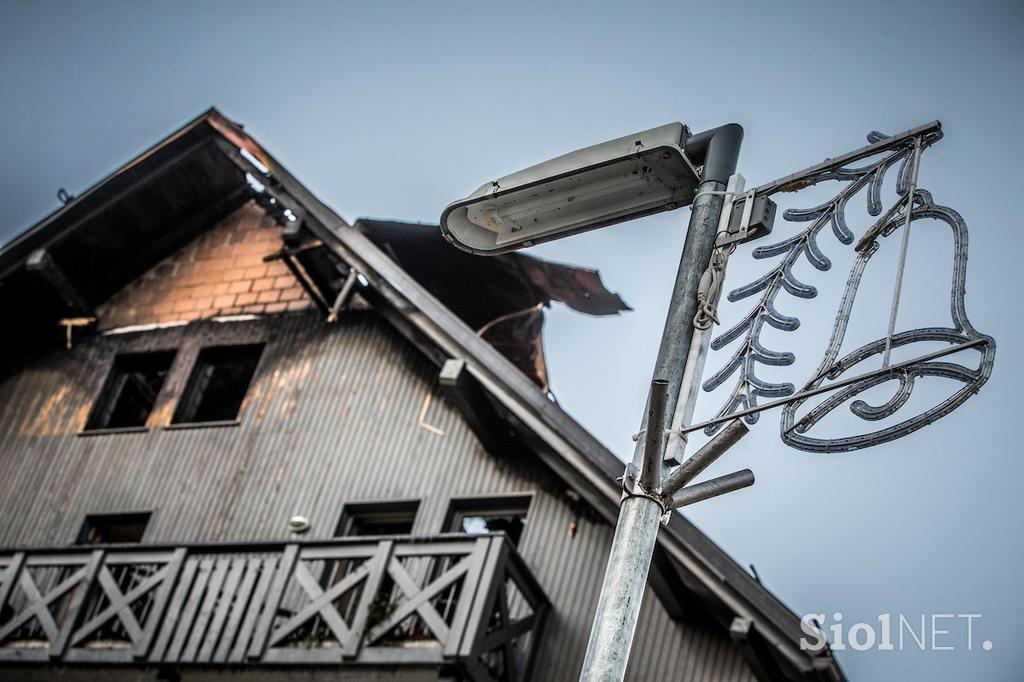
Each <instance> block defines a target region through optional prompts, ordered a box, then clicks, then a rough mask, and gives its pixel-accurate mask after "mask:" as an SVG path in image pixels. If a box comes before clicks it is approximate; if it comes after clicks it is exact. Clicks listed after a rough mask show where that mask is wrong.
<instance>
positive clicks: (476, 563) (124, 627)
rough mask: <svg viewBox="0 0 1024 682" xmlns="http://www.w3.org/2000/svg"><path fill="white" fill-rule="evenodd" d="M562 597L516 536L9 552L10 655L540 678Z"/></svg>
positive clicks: (5, 566) (4, 587)
mask: <svg viewBox="0 0 1024 682" xmlns="http://www.w3.org/2000/svg"><path fill="white" fill-rule="evenodd" d="M547 608H548V602H547V599H546V598H545V597H544V594H543V592H542V591H541V589H540V587H539V586H538V584H537V582H536V580H534V578H533V576H532V575H531V574H530V572H529V571H528V569H527V568H526V566H525V565H524V564H523V561H522V559H520V558H519V556H518V555H517V554H516V553H515V550H514V549H513V548H512V546H511V544H510V543H509V542H508V539H507V538H506V537H505V536H504V535H480V536H465V535H445V536H438V537H434V538H410V537H379V538H353V539H338V540H331V541H324V542H308V543H301V544H280V543H279V544H265V543H264V544H236V545H191V546H176V547H167V546H144V545H135V546H131V547H128V546H125V545H121V546H108V547H95V548H93V547H89V548H84V547H74V548H61V549H29V550H25V551H10V552H6V553H0V661H2V662H14V661H18V662H25V663H32V662H54V663H61V664H76V663H102V664H122V665H136V666H137V665H152V664H160V665H171V666H189V665H202V666H216V665H230V666H239V665H243V666H244V665H261V664H273V665H297V666H302V665H306V666H310V665H316V666H323V665H332V664H336V665H354V666H358V665H364V666H365V665H388V666H396V665H397V666H402V665H414V666H419V667H422V666H424V665H437V666H438V667H441V666H448V667H449V668H458V669H461V670H463V671H464V672H465V673H466V674H467V675H468V676H469V677H470V678H471V679H473V680H477V681H481V682H482V681H491V680H507V681H509V682H512V681H518V680H526V679H529V675H530V664H531V661H532V654H533V649H534V644H535V643H536V642H537V641H538V638H539V636H540V631H541V627H542V625H543V620H544V615H545V613H546V611H547Z"/></svg>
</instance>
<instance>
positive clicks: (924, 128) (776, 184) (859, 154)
mask: <svg viewBox="0 0 1024 682" xmlns="http://www.w3.org/2000/svg"><path fill="white" fill-rule="evenodd" d="M939 130H942V124H941V123H939V122H938V121H932V122H931V123H925V124H924V125H921V126H918V127H916V128H911V129H910V130H907V131H905V132H902V133H899V134H897V135H893V136H892V137H887V138H886V139H884V140H882V141H880V142H875V143H874V144H869V145H867V146H864V147H861V148H860V149H855V150H853V151H852V152H847V153H846V154H842V155H841V156H837V157H835V158H834V159H826V160H824V161H822V162H821V163H816V164H814V165H813V166H808V167H807V168H804V169H803V170H801V171H797V172H796V173H791V174H789V175H787V176H785V177H782V178H779V179H778V180H772V181H771V182H766V183H765V184H763V185H761V186H760V187H758V188H756V189H755V190H754V194H755V195H761V194H774V193H775V192H778V191H779V190H780V189H782V188H784V187H785V186H786V185H791V184H793V183H794V182H799V181H800V180H803V179H804V178H805V177H808V176H811V175H814V174H816V173H820V172H821V171H825V170H829V169H830V168H839V167H841V166H845V165H846V164H848V163H853V162H854V161H860V160H861V159H865V158H867V157H869V156H872V155H874V154H877V153H879V152H884V151H886V150H887V149H892V148H893V147H898V146H899V145H901V144H903V143H904V142H906V141H907V140H908V139H910V138H912V137H920V136H922V135H927V134H928V133H933V132H936V131H939Z"/></svg>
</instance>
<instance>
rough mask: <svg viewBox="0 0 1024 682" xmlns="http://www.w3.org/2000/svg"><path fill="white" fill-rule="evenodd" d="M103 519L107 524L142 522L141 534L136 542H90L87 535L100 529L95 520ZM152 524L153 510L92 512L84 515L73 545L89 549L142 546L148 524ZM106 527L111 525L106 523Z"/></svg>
mask: <svg viewBox="0 0 1024 682" xmlns="http://www.w3.org/2000/svg"><path fill="white" fill-rule="evenodd" d="M99 519H104V520H107V521H109V522H116V521H118V520H121V521H123V522H128V523H130V522H132V521H141V522H142V533H141V534H140V535H139V539H138V540H128V541H125V542H98V543H97V542H90V541H89V535H90V534H91V533H92V531H93V530H95V529H97V528H98V527H101V526H100V525H99V524H97V523H96V521H97V520H99ZM152 522H153V510H152V509H140V510H133V511H123V512H92V513H88V514H85V516H84V518H83V519H82V523H81V525H80V526H79V527H78V533H77V534H76V535H75V541H74V544H75V545H76V546H82V547H90V546H93V545H139V544H142V541H143V539H144V538H145V537H146V531H147V530H149V526H150V524H151V523H152ZM106 525H112V523H108V524H106Z"/></svg>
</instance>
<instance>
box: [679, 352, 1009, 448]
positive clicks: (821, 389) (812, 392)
mask: <svg viewBox="0 0 1024 682" xmlns="http://www.w3.org/2000/svg"><path fill="white" fill-rule="evenodd" d="M988 342H989V339H974V340H973V341H967V342H966V343H958V344H957V345H955V346H950V347H949V348H945V349H943V350H937V351H935V352H934V353H927V354H926V355H922V356H920V357H916V358H913V359H910V360H907V361H905V362H899V363H896V364H895V365H890V366H889V367H883V368H881V369H876V370H874V371H871V372H865V373H864V374H858V375H857V376H854V377H850V378H849V379H843V380H841V381H837V382H835V383H832V384H828V385H826V386H818V387H817V388H812V389H808V390H806V391H801V392H799V393H794V394H793V395H791V396H789V397H788V398H779V399H778V400H772V401H770V402H767V403H765V404H763V405H758V406H757V407H750V408H747V409H745V410H739V411H737V412H733V413H732V414H729V415H726V416H724V417H716V418H715V419H709V420H707V421H703V422H700V423H698V424H693V425H691V426H687V427H686V428H685V429H683V433H691V432H693V431H698V430H700V429H703V428H707V427H708V426H716V425H717V424H723V423H725V422H727V421H731V420H733V419H738V418H740V417H746V416H747V415H748V414H757V413H758V412H764V411H765V410H770V409H772V408H775V407H782V406H783V405H788V404H789V403H792V402H795V401H797V400H803V399H804V398H810V397H812V396H816V395H818V394H821V393H828V392H829V391H834V390H836V389H837V388H844V387H846V386H849V385H850V384H855V383H857V382H860V381H864V380H865V379H873V378H874V377H877V376H880V375H882V374H895V373H896V372H897V371H899V370H901V369H906V368H907V367H910V366H911V365H915V364H917V363H919V362H928V361H930V360H937V359H939V358H942V357H945V356H947V355H952V354H953V353H958V352H960V351H962V350H967V349H969V348H974V347H975V346H983V345H985V344H986V343H988Z"/></svg>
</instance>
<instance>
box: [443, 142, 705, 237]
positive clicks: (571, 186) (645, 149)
mask: <svg viewBox="0 0 1024 682" xmlns="http://www.w3.org/2000/svg"><path fill="white" fill-rule="evenodd" d="M688 134H689V133H688V131H687V129H686V127H685V126H683V124H682V123H669V124H668V125H663V126H660V127H658V128H652V129H651V130H645V131H643V132H640V133H635V134H633V135H627V136H625V137H620V138H618V139H616V140H611V141H609V142H603V143H601V144H597V145H594V146H592V147H587V148H585V149H580V150H578V151H575V152H572V153H569V154H565V155H563V156H559V157H557V158H554V159H551V160H550V161H545V162H544V163H541V164H537V165H536V166H531V167H530V168H527V169H525V170H521V171H519V172H517V173H512V174H511V175H506V176H505V177H502V178H498V179H497V180H494V181H493V182H488V183H486V184H484V185H482V186H481V187H480V188H479V189H478V190H476V191H475V192H473V193H472V194H470V195H469V196H468V197H467V198H465V199H461V200H459V201H456V202H453V203H452V204H449V205H448V207H447V208H445V210H444V213H443V214H442V215H441V232H442V234H443V235H444V237H445V239H447V240H448V241H450V242H451V243H452V244H454V245H455V246H457V247H459V248H460V249H462V250H464V251H469V252H471V253H476V254H482V255H494V254H498V253H504V252H507V251H512V250H514V249H520V248H526V247H529V246H534V245H535V244H540V243H542V242H546V241H550V240H552V239H559V238H561V237H567V236H569V235H572V234H577V233H579V232H585V231H587V230H593V229H596V228H598V227H604V226H606V225H613V224H615V223H621V222H624V221H626V220H632V219H633V218H639V217H641V216H645V215H650V214H652V213H659V212H661V211H669V210H672V209H674V208H679V207H682V206H688V205H689V204H690V203H691V202H692V201H693V195H694V192H695V190H696V187H697V184H698V182H699V180H700V176H699V174H698V173H697V170H696V169H695V168H694V166H693V164H692V163H691V162H690V160H689V159H688V158H687V157H686V154H685V153H684V152H683V145H684V143H685V140H686V137H687V136H688Z"/></svg>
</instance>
